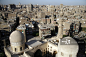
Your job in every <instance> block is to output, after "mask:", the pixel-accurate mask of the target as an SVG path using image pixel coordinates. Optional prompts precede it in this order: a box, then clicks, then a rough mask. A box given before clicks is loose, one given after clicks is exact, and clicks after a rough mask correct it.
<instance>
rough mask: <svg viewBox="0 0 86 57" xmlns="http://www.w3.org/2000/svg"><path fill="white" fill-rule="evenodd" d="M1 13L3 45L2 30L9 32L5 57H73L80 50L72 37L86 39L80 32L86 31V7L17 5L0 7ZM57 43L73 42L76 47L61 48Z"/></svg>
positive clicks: (0, 28) (62, 46) (65, 46)
mask: <svg viewBox="0 0 86 57" xmlns="http://www.w3.org/2000/svg"><path fill="white" fill-rule="evenodd" d="M0 10H1V11H0V18H1V19H0V30H2V31H0V38H4V41H3V42H4V44H5V42H6V41H7V40H6V39H5V37H2V36H5V34H8V33H6V32H3V29H4V30H6V29H8V31H10V32H12V33H11V34H10V37H9V36H8V37H9V40H10V41H9V42H10V44H9V46H8V45H7V46H6V44H5V47H4V51H5V54H6V56H7V57H41V56H37V54H40V53H41V55H42V56H43V57H45V56H47V57H48V56H51V57H54V56H55V57H67V56H68V57H76V55H77V52H78V49H79V48H78V44H77V43H76V41H75V40H74V39H75V38H74V37H77V36H80V37H82V38H81V39H83V38H84V37H86V36H85V34H84V33H82V32H80V31H81V30H80V28H81V27H82V30H85V27H86V25H85V24H86V20H85V19H86V16H85V15H86V5H78V6H77V5H76V6H67V5H63V4H60V5H38V4H37V5H32V4H29V5H23V4H21V3H19V5H15V4H9V5H0ZM80 26H81V27H80ZM15 28H16V29H15ZM14 30H15V31H14ZM38 35H39V36H38ZM67 36H70V37H67ZM71 37H73V38H71ZM59 39H63V40H65V41H67V39H72V40H73V41H74V42H75V43H76V45H72V44H70V45H61V44H60V40H59ZM77 39H79V38H77ZM24 40H25V41H24ZM77 41H78V40H77ZM68 42H69V41H68ZM2 44H3V43H2ZM0 46H1V45H0ZM1 47H2V48H3V46H1ZM1 50H2V49H1ZM81 50H82V49H81ZM38 51H39V53H37V52H38ZM82 53H84V52H82ZM82 53H81V54H82ZM50 54H51V55H50ZM79 55H80V54H79ZM81 57H82V56H81Z"/></svg>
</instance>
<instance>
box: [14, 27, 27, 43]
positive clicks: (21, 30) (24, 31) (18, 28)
mask: <svg viewBox="0 0 86 57" xmlns="http://www.w3.org/2000/svg"><path fill="white" fill-rule="evenodd" d="M16 30H18V31H20V32H22V33H23V34H24V40H25V42H26V26H25V25H19V26H18V27H17V28H16Z"/></svg>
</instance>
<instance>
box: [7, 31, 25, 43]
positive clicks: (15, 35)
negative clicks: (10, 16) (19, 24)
mask: <svg viewBox="0 0 86 57" xmlns="http://www.w3.org/2000/svg"><path fill="white" fill-rule="evenodd" d="M9 39H10V42H11V43H17V42H24V35H23V33H22V32H20V31H17V30H16V31H13V32H12V33H11V35H10V37H9Z"/></svg>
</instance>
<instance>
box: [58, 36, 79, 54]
mask: <svg viewBox="0 0 86 57" xmlns="http://www.w3.org/2000/svg"><path fill="white" fill-rule="evenodd" d="M67 40H70V44H62V43H61V42H62V41H63V42H64V43H65V41H67ZM58 48H59V50H60V51H61V52H63V53H68V54H71V53H72V54H76V53H78V50H79V46H78V44H77V42H76V41H75V40H74V39H73V38H71V37H65V38H63V39H62V40H60V42H59V44H58Z"/></svg>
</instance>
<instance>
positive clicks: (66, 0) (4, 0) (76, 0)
mask: <svg viewBox="0 0 86 57" xmlns="http://www.w3.org/2000/svg"><path fill="white" fill-rule="evenodd" d="M19 2H20V3H21V4H30V3H31V4H33V5H35V4H38V5H60V4H63V5H86V0H72V1H70V0H47V1H46V0H35V1H34V0H0V3H1V4H3V5H8V4H16V5H18V4H19Z"/></svg>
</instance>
